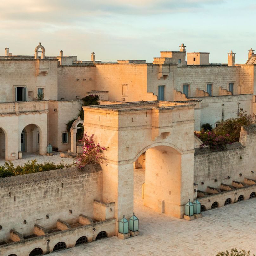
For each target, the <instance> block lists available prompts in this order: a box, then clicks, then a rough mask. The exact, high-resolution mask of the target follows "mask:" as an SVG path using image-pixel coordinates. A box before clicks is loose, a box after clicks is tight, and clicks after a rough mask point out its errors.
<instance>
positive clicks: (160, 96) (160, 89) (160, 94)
mask: <svg viewBox="0 0 256 256" xmlns="http://www.w3.org/2000/svg"><path fill="white" fill-rule="evenodd" d="M157 99H158V100H164V85H159V86H158V96H157Z"/></svg>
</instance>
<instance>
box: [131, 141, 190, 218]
mask: <svg viewBox="0 0 256 256" xmlns="http://www.w3.org/2000/svg"><path fill="white" fill-rule="evenodd" d="M172 146H173V145H172V144H171V143H153V144H151V145H149V146H147V147H145V148H144V149H143V150H142V151H140V153H141V152H143V153H144V152H145V182H144V185H143V204H144V205H145V206H147V207H149V208H151V209H153V210H154V211H156V212H160V213H165V214H167V215H171V216H174V215H175V214H176V209H175V208H176V206H177V205H181V200H182V199H181V193H182V192H181V179H180V178H181V162H182V157H181V156H182V154H181V152H180V151H178V150H177V149H175V148H174V147H172ZM136 157H138V155H137V156H136ZM133 160H135V159H133ZM134 162H135V161H134ZM184 203H185V202H184Z"/></svg>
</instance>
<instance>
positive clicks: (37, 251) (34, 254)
mask: <svg viewBox="0 0 256 256" xmlns="http://www.w3.org/2000/svg"><path fill="white" fill-rule="evenodd" d="M37 255H43V250H42V249H41V248H35V249H34V250H33V251H31V252H30V254H29V256H37Z"/></svg>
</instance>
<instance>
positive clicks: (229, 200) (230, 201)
mask: <svg viewBox="0 0 256 256" xmlns="http://www.w3.org/2000/svg"><path fill="white" fill-rule="evenodd" d="M228 204H232V200H231V198H227V199H226V200H225V203H224V205H228Z"/></svg>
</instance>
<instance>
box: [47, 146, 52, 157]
mask: <svg viewBox="0 0 256 256" xmlns="http://www.w3.org/2000/svg"><path fill="white" fill-rule="evenodd" d="M47 153H48V154H51V153H52V145H51V144H50V143H49V145H48V146H47Z"/></svg>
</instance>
